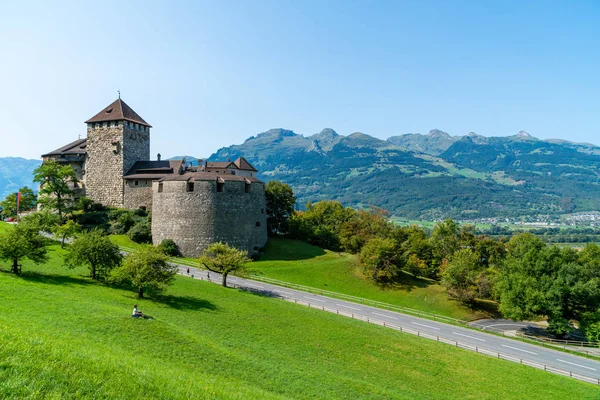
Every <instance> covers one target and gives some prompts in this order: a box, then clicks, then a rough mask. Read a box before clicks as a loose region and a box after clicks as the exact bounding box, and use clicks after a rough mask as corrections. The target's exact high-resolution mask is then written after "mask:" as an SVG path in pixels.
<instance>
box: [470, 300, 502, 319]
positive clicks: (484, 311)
mask: <svg viewBox="0 0 600 400" xmlns="http://www.w3.org/2000/svg"><path fill="white" fill-rule="evenodd" d="M499 306H500V305H499V304H498V303H496V302H495V301H491V300H480V299H476V300H475V302H474V303H473V304H472V305H471V307H470V309H471V310H472V311H473V312H475V316H474V319H487V318H490V319H496V318H502V314H501V313H500V310H499V309H498V307H499Z"/></svg>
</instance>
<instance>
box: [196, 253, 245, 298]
mask: <svg viewBox="0 0 600 400" xmlns="http://www.w3.org/2000/svg"><path fill="white" fill-rule="evenodd" d="M199 262H200V265H204V267H205V268H206V269H207V270H209V271H210V272H214V273H217V274H221V276H222V277H223V280H222V285H223V287H227V275H229V274H231V273H234V274H240V273H243V272H246V271H247V267H246V264H247V263H249V262H250V258H248V253H247V252H245V251H242V250H238V249H235V248H232V247H229V246H228V245H227V244H225V243H221V242H218V243H213V244H211V245H210V246H208V248H207V249H206V250H204V254H202V256H200V258H199Z"/></svg>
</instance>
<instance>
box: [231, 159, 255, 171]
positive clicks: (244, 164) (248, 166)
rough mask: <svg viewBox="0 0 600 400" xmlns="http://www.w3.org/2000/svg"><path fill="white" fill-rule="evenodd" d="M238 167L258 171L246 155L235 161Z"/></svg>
mask: <svg viewBox="0 0 600 400" xmlns="http://www.w3.org/2000/svg"><path fill="white" fill-rule="evenodd" d="M233 163H234V164H235V166H236V167H238V169H244V170H247V171H256V168H254V167H253V166H252V165H251V164H250V163H249V162H248V161H246V159H245V158H244V157H240V158H238V159H237V160H235V161H234V162H233Z"/></svg>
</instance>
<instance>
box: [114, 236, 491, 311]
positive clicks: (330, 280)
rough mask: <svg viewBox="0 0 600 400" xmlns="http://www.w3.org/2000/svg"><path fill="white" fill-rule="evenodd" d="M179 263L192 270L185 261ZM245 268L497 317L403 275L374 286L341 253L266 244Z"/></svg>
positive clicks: (428, 307)
mask: <svg viewBox="0 0 600 400" xmlns="http://www.w3.org/2000/svg"><path fill="white" fill-rule="evenodd" d="M110 238H111V240H112V241H113V243H115V244H117V245H119V246H121V247H123V248H128V249H135V248H137V247H139V246H140V245H139V244H137V243H135V242H133V241H132V240H131V239H129V237H128V236H127V235H111V236H110ZM179 260H180V261H181V262H183V263H185V264H190V265H196V264H197V261H196V260H195V259H191V258H182V259H179ZM250 267H251V268H252V269H253V270H254V271H255V272H256V273H257V274H258V275H261V276H265V277H268V278H273V279H279V280H282V281H285V282H290V283H296V284H299V285H304V286H310V287H313V288H317V289H323V290H329V291H332V292H337V293H343V294H348V295H351V296H357V297H362V298H365V299H370V300H376V301H381V302H384V303H389V304H394V305H398V306H402V307H409V308H414V309H417V310H420V311H425V312H430V313H435V314H440V315H444V316H448V317H453V318H465V319H469V320H473V319H478V318H485V317H489V316H497V315H495V314H494V312H495V308H494V306H493V305H490V303H482V304H483V305H490V306H489V307H488V309H487V310H483V309H480V310H476V311H474V310H471V309H469V308H467V307H464V306H462V305H460V304H459V303H458V302H456V301H452V300H449V299H448V295H447V294H446V291H445V289H444V288H443V287H442V286H441V285H439V284H438V283H437V282H435V281H431V280H427V279H417V278H415V277H413V276H411V275H409V274H404V275H403V277H404V279H403V280H402V281H401V282H400V283H399V284H396V285H389V286H380V285H377V284H375V283H373V282H372V281H371V280H369V279H367V278H365V277H364V276H363V275H362V274H361V273H360V266H359V264H358V261H357V257H356V256H354V255H352V254H347V253H336V252H332V251H329V250H323V249H321V248H319V247H316V246H311V245H309V244H307V243H304V242H301V241H297V240H288V239H281V238H272V239H270V240H269V243H268V244H267V247H266V249H265V253H264V255H263V256H262V257H261V260H260V261H256V262H253V263H251V264H250Z"/></svg>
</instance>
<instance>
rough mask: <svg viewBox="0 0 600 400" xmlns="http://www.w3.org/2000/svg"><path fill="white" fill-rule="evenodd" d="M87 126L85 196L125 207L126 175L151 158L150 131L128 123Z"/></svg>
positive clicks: (92, 124)
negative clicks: (139, 161)
mask: <svg viewBox="0 0 600 400" xmlns="http://www.w3.org/2000/svg"><path fill="white" fill-rule="evenodd" d="M117 123H118V125H117V126H115V121H110V122H100V123H97V122H96V123H90V124H88V134H87V146H86V151H87V155H88V159H87V162H86V179H85V180H86V195H87V196H88V197H90V198H91V199H92V200H94V201H96V202H98V203H102V204H104V205H106V206H110V207H123V206H124V198H123V192H124V182H123V175H124V174H125V173H126V172H127V171H128V170H129V169H130V168H131V167H132V166H133V164H134V163H135V162H136V161H138V160H149V159H150V131H149V129H148V128H145V127H142V126H140V125H138V124H132V123H130V122H128V121H118V122H117Z"/></svg>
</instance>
